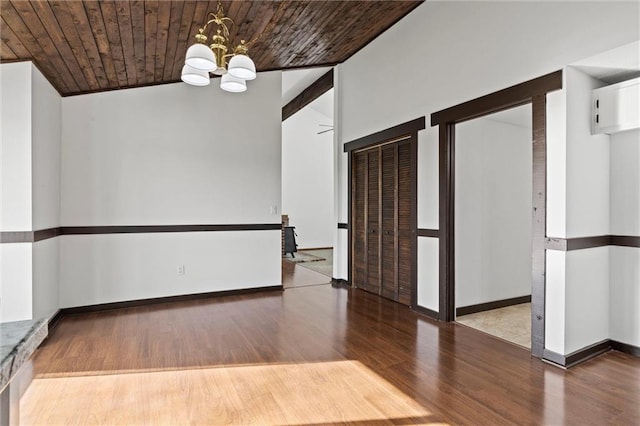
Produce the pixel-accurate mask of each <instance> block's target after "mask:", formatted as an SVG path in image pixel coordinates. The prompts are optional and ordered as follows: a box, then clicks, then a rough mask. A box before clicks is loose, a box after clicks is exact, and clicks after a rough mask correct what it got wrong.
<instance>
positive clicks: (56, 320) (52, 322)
mask: <svg viewBox="0 0 640 426" xmlns="http://www.w3.org/2000/svg"><path fill="white" fill-rule="evenodd" d="M63 317H64V314H63V313H62V309H58V311H57V312H56V313H55V314H53V316H52V317H51V319H49V324H48V328H49V334H51V332H52V331H53V330H54V329H55V328H56V327H57V326H58V324H60V321H61V320H62V318H63Z"/></svg>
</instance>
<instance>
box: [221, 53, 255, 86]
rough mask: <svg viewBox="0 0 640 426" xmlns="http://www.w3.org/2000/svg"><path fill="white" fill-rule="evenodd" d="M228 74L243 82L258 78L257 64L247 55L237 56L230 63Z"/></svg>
mask: <svg viewBox="0 0 640 426" xmlns="http://www.w3.org/2000/svg"><path fill="white" fill-rule="evenodd" d="M228 72H229V74H231V75H232V76H234V77H237V78H241V79H243V80H253V79H254V78H256V64H254V63H253V61H252V60H251V58H250V57H248V56H247V55H242V54H236V55H234V56H233V57H232V58H231V60H230V61H229V67H228Z"/></svg>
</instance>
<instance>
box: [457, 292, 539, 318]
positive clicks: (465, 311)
mask: <svg viewBox="0 0 640 426" xmlns="http://www.w3.org/2000/svg"><path fill="white" fill-rule="evenodd" d="M529 302H531V295H528V296H520V297H513V298H511V299H503V300H496V301H493V302H486V303H479V304H477V305H469V306H462V307H460V308H456V316H462V315H469V314H475V313H476V312H484V311H490V310H492V309H498V308H505V307H507V306H513V305H519V304H521V303H529Z"/></svg>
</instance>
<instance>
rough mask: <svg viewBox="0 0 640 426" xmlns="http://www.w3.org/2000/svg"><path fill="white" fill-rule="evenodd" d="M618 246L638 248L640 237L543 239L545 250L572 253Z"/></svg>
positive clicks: (613, 236) (601, 236)
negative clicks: (573, 251)
mask: <svg viewBox="0 0 640 426" xmlns="http://www.w3.org/2000/svg"><path fill="white" fill-rule="evenodd" d="M606 246H619V247H638V248H640V237H636V236H630V235H598V236H594V237H577V238H553V237H547V238H546V239H545V248H546V249H547V250H557V251H572V250H583V249H588V248H596V247H606Z"/></svg>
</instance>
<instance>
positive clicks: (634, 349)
mask: <svg viewBox="0 0 640 426" xmlns="http://www.w3.org/2000/svg"><path fill="white" fill-rule="evenodd" d="M611 349H613V350H614V351H618V352H624V353H626V354H629V355H634V356H637V357H640V346H633V345H630V344H628V343H622V342H616V341H615V340H611Z"/></svg>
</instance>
